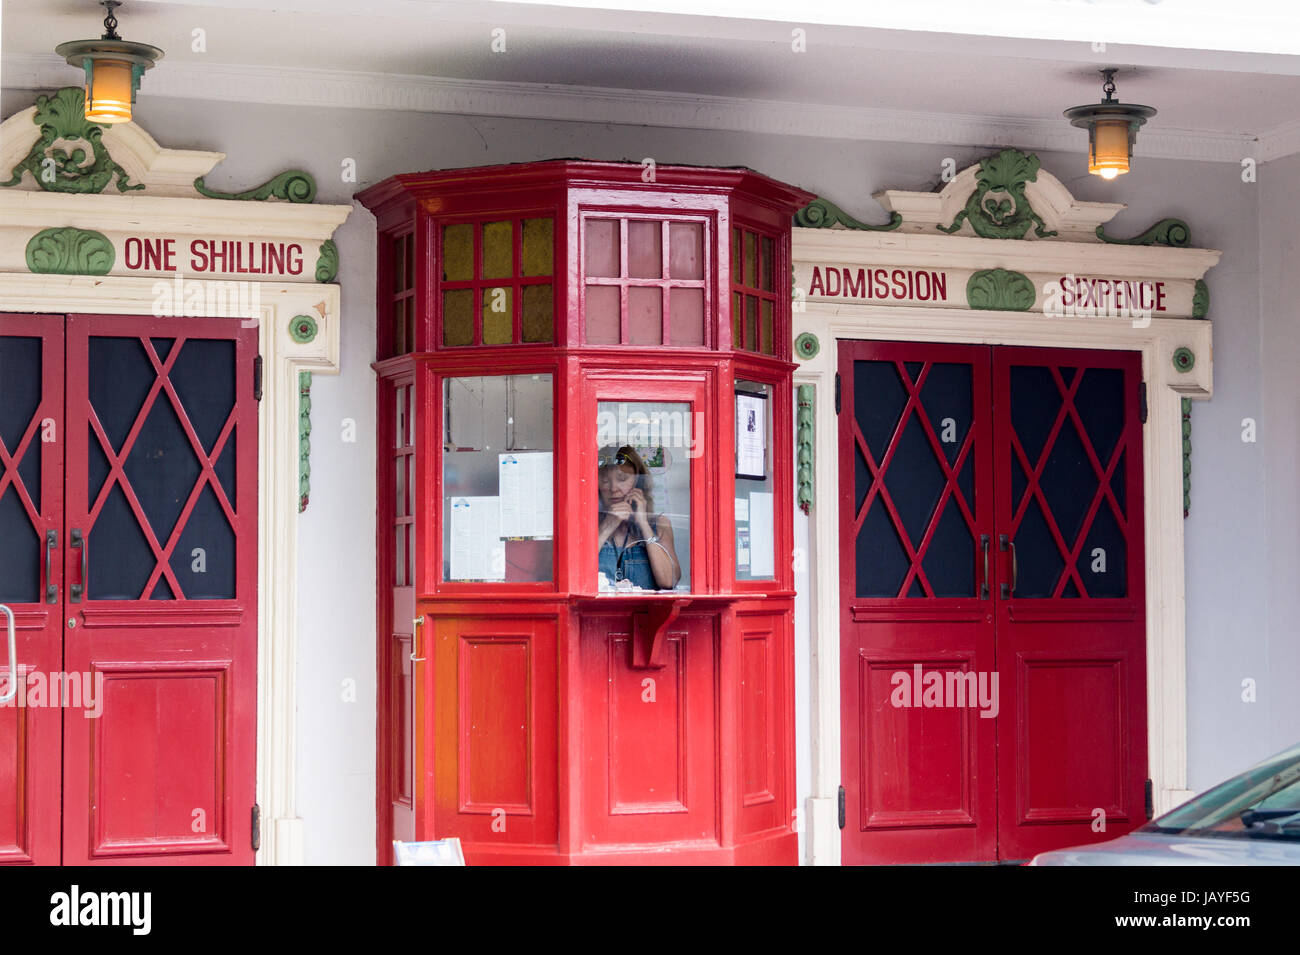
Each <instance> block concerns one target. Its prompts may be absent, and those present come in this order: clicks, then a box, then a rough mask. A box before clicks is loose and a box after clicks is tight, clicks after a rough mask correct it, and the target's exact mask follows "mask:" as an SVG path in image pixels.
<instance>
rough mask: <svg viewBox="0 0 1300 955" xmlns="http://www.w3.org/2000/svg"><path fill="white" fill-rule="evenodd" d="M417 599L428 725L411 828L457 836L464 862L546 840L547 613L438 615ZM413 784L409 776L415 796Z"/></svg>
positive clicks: (552, 771)
mask: <svg viewBox="0 0 1300 955" xmlns="http://www.w3.org/2000/svg"><path fill="white" fill-rule="evenodd" d="M420 609H421V610H423V611H424V613H425V615H426V617H428V618H429V622H427V623H426V624H425V625H424V628H423V629H424V637H423V638H422V639H423V640H424V641H425V643H424V646H423V648H422V654H423V655H424V656H425V657H426V658H427V662H426V663H423V664H421V670H422V671H423V673H424V674H425V679H426V680H427V681H428V685H427V686H426V689H425V697H424V698H425V699H426V700H428V701H429V706H430V709H431V710H432V713H431V717H432V718H431V720H430V728H431V730H432V732H431V734H430V736H429V737H428V738H427V739H425V740H424V741H423V745H424V747H425V748H424V750H423V751H422V752H421V753H420V756H419V758H420V759H422V760H423V761H424V766H425V772H426V773H428V775H429V779H428V783H427V784H426V785H428V786H429V787H430V789H429V790H428V791H429V792H430V794H431V795H432V796H433V805H432V810H433V811H432V813H431V814H428V813H427V809H426V812H424V813H419V814H418V815H417V827H418V828H417V838H421V839H434V838H437V839H442V838H446V837H448V836H457V837H459V838H460V839H461V840H462V842H463V843H464V845H465V849H466V857H467V859H468V860H470V861H471V862H473V861H474V860H476V859H477V860H479V861H486V859H487V858H490V856H491V853H493V852H495V851H498V850H501V849H503V848H506V847H516V848H517V847H519V846H550V847H552V849H553V848H554V847H555V845H556V840H557V826H558V819H557V809H556V799H557V795H556V787H557V785H558V783H557V777H556V772H557V752H558V750H557V747H558V739H557V733H558V730H557V725H556V713H557V709H558V705H557V700H556V692H557V686H558V684H557V680H556V672H557V659H556V644H555V641H556V621H555V618H554V617H549V618H546V617H536V618H529V617H522V616H521V617H520V618H518V619H487V618H483V617H472V616H464V617H443V618H438V617H434V616H433V615H432V614H431V613H430V611H429V609H428V608H425V607H421V608H420ZM419 718H420V717H419V715H418V713H417V719H419ZM430 744H431V745H430ZM417 767H418V764H417ZM419 787H420V783H419V780H418V778H417V782H416V798H417V800H418V799H419V798H420V788H419ZM430 823H432V824H431V825H430ZM479 853H486V854H487V855H486V856H481V855H479Z"/></svg>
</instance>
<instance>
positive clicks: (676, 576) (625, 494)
mask: <svg viewBox="0 0 1300 955" xmlns="http://www.w3.org/2000/svg"><path fill="white" fill-rule="evenodd" d="M599 465H600V514H599V521H600V523H599V536H598V540H597V546H598V547H599V548H600V558H599V569H600V572H601V573H602V574H604V576H605V578H606V580H608V581H609V584H610V586H613V587H618V586H619V584H620V582H622V581H627V582H628V583H629V584H631V585H632V586H633V587H637V588H640V589H642V590H672V589H673V588H674V587H676V586H677V581H678V580H680V579H681V576H682V569H681V565H680V564H679V563H678V561H677V552H676V551H675V550H674V549H673V525H672V523H671V522H670V521H669V520H668V517H667V515H665V514H658V515H656V514H655V513H654V497H653V494H652V491H653V484H652V479H651V477H650V471H649V469H648V468H647V467H646V465H645V461H643V460H642V459H641V455H639V454H637V452H636V449H635V448H632V447H629V446H627V445H624V446H623V447H621V448H617V449H615V448H605V449H602V450H601V452H600V456H599ZM623 586H624V587H626V586H627V585H626V584H624V585H623Z"/></svg>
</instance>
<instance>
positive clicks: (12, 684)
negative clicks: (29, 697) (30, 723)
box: [0, 604, 18, 704]
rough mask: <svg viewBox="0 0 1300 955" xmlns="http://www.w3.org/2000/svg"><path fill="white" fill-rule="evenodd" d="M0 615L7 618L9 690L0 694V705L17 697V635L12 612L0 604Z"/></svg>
mask: <svg viewBox="0 0 1300 955" xmlns="http://www.w3.org/2000/svg"><path fill="white" fill-rule="evenodd" d="M0 613H3V614H4V615H5V616H6V617H8V618H9V689H8V690H6V691H5V692H4V693H3V694H0V704H4V703H8V702H9V701H10V700H12V699H13V698H14V697H15V696H17V695H18V634H17V633H16V632H15V631H14V612H13V611H12V610H10V609H9V608H8V607H6V606H5V605H4V604H0Z"/></svg>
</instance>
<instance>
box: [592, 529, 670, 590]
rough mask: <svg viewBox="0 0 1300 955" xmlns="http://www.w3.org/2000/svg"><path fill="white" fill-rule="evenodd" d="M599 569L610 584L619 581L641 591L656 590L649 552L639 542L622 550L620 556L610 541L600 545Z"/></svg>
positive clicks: (657, 587)
mask: <svg viewBox="0 0 1300 955" xmlns="http://www.w3.org/2000/svg"><path fill="white" fill-rule="evenodd" d="M599 569H600V572H601V573H602V574H604V575H605V577H606V579H607V580H608V581H609V582H610V583H611V584H616V583H617V582H618V581H620V580H628V581H631V582H632V584H633V585H634V586H637V587H640V588H641V589H642V590H658V589H659V585H658V584H657V583H655V575H654V570H653V569H652V568H651V567H650V552H649V551H648V550H647V549H646V545H645V544H644V543H641V542H639V541H638V542H637V543H635V544H632V545H630V546H628V547H626V548H624V550H623V552H622V555H621V556H620V554H619V549H618V548H617V547H615V546H614V542H613V541H612V540H606V541H605V543H603V544H601V545H600V558H599Z"/></svg>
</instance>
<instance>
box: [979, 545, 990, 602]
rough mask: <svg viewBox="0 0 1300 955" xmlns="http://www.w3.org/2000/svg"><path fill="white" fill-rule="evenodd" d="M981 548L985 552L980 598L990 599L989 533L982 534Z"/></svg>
mask: <svg viewBox="0 0 1300 955" xmlns="http://www.w3.org/2000/svg"><path fill="white" fill-rule="evenodd" d="M980 550H981V551H982V552H983V553H984V577H983V579H981V580H980V600H988V599H989V535H988V534H981V535H980Z"/></svg>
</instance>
